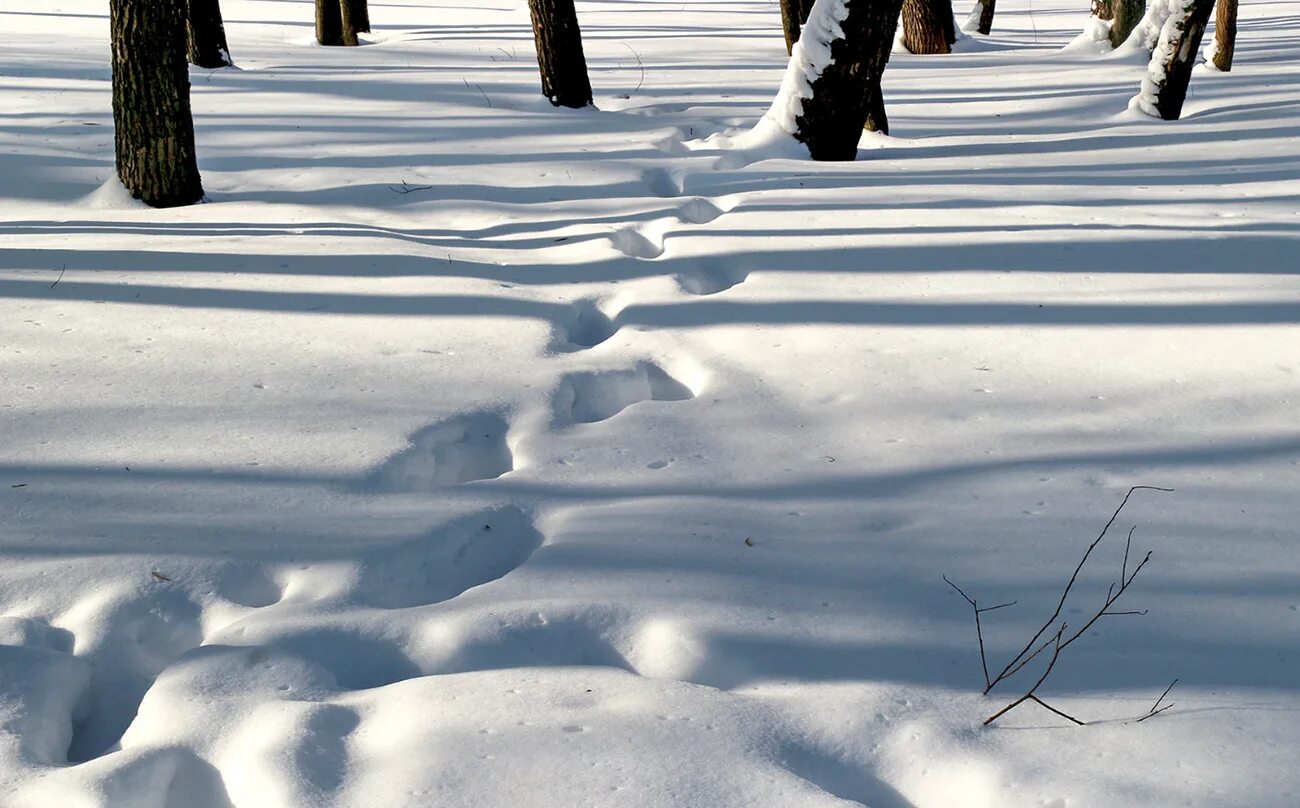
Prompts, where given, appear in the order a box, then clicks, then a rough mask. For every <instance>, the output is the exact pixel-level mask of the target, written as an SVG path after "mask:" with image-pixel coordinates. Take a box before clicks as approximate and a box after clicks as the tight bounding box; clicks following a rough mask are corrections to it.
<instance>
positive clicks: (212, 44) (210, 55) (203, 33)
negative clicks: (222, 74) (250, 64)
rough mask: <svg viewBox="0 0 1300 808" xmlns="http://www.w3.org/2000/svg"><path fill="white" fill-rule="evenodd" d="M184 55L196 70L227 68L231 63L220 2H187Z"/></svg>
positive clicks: (194, 0) (206, 0)
mask: <svg viewBox="0 0 1300 808" xmlns="http://www.w3.org/2000/svg"><path fill="white" fill-rule="evenodd" d="M186 53H187V55H188V56H189V60H190V64H193V65H196V66H198V67H206V68H217V67H230V65H232V64H234V62H232V61H231V60H230V48H229V46H227V45H226V26H225V23H223V22H222V20H221V2H220V0H189V20H188V24H187V25H186Z"/></svg>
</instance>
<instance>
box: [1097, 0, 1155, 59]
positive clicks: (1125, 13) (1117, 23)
mask: <svg viewBox="0 0 1300 808" xmlns="http://www.w3.org/2000/svg"><path fill="white" fill-rule="evenodd" d="M1157 2H1158V0H1157ZM1105 4H1106V8H1107V10H1108V11H1109V12H1110V17H1100V18H1099V19H1109V20H1110V21H1111V23H1110V44H1111V46H1113V47H1116V48H1118V47H1119V46H1120V45H1123V44H1124V41H1125V40H1127V39H1128V38H1129V35H1130V34H1132V33H1133V29H1134V28H1136V27H1137V25H1138V23H1140V22H1141V21H1142V17H1143V15H1144V14H1145V13H1146V3H1145V2H1144V0H1106V3H1105ZM1095 9H1096V5H1095V4H1094V10H1095Z"/></svg>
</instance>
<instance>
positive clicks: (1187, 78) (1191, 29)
mask: <svg viewBox="0 0 1300 808" xmlns="http://www.w3.org/2000/svg"><path fill="white" fill-rule="evenodd" d="M1213 8H1214V0H1187V3H1186V5H1184V6H1183V7H1182V8H1180V9H1177V10H1175V11H1174V13H1173V16H1172V17H1171V19H1174V20H1175V21H1174V26H1173V30H1172V33H1171V34H1170V36H1169V37H1168V38H1165V37H1162V38H1161V39H1160V41H1158V42H1157V43H1156V49H1155V52H1154V53H1152V54H1151V65H1150V67H1149V68H1148V73H1149V75H1151V76H1162V77H1163V78H1161V79H1160V80H1159V81H1152V84H1153V85H1154V86H1153V88H1152V94H1154V95H1155V105H1154V106H1155V111H1156V112H1157V114H1159V116H1160V118H1161V119H1163V120H1166V121H1176V120H1178V118H1179V117H1180V116H1181V115H1182V112H1183V102H1184V101H1186V100H1187V85H1188V84H1189V83H1190V82H1191V80H1192V68H1193V67H1194V66H1195V65H1196V56H1197V54H1198V53H1200V49H1201V38H1202V37H1203V36H1204V35H1205V27H1206V26H1207V25H1209V23H1210V11H1211V10H1212V9H1213ZM1165 30H1169V23H1168V22H1166V23H1165ZM1148 80H1150V79H1148Z"/></svg>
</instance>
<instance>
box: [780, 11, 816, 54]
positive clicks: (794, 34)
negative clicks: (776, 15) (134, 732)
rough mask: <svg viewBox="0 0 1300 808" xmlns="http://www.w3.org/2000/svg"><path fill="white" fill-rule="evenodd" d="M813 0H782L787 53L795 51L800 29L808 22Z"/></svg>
mask: <svg viewBox="0 0 1300 808" xmlns="http://www.w3.org/2000/svg"><path fill="white" fill-rule="evenodd" d="M812 7H813V0H781V28H782V29H783V30H784V31H785V52H786V55H789V54H792V53H794V43H796V42H798V41H799V31H800V30H802V29H803V25H804V23H806V22H808V12H810V11H812Z"/></svg>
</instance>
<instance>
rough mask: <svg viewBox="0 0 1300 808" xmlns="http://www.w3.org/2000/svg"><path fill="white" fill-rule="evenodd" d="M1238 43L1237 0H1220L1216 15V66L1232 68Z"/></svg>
mask: <svg viewBox="0 0 1300 808" xmlns="http://www.w3.org/2000/svg"><path fill="white" fill-rule="evenodd" d="M1236 45H1237V0H1219V2H1218V10H1217V11H1216V12H1215V15H1214V66H1215V67H1217V68H1219V69H1220V70H1222V71H1223V72H1225V73H1226V72H1228V71H1229V70H1231V69H1232V52H1233V50H1234V49H1235V48H1236Z"/></svg>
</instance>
